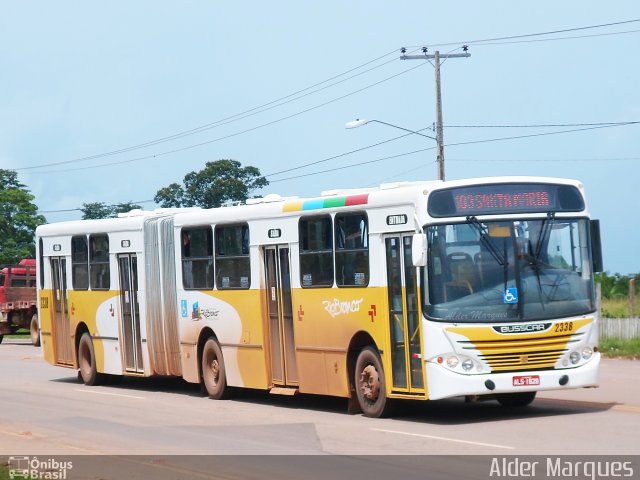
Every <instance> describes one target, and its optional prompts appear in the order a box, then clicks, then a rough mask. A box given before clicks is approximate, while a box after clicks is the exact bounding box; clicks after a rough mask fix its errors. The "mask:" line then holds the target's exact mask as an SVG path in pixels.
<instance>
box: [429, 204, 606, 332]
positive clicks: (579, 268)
mask: <svg viewBox="0 0 640 480" xmlns="http://www.w3.org/2000/svg"><path fill="white" fill-rule="evenodd" d="M425 231H426V235H427V240H428V245H429V257H428V264H427V267H425V268H424V269H423V285H424V288H423V289H422V297H423V298H422V302H423V311H424V312H425V315H426V316H427V317H428V318H430V319H433V320H440V321H451V322H500V321H528V320H542V319H552V318H559V317H567V316H572V315H582V314H587V313H590V312H593V311H594V310H595V304H596V302H595V295H594V287H593V271H592V266H591V265H592V264H591V255H590V243H589V222H588V220H587V219H565V218H562V219H558V218H555V217H554V216H553V215H552V214H549V215H547V217H546V218H543V219H538V220H510V221H504V220H500V221H478V220H477V219H476V218H475V217H468V218H467V219H466V221H465V222H464V223H452V224H445V225H432V226H429V227H426V228H425Z"/></svg>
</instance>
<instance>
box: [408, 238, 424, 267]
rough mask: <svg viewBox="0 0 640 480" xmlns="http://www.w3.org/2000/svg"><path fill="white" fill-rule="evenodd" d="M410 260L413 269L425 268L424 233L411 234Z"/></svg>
mask: <svg viewBox="0 0 640 480" xmlns="http://www.w3.org/2000/svg"><path fill="white" fill-rule="evenodd" d="M411 260H412V262H413V266H414V267H425V266H426V265H427V236H426V235H425V234H424V233H414V234H413V238H412V241H411Z"/></svg>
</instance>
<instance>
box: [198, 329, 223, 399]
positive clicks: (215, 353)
mask: <svg viewBox="0 0 640 480" xmlns="http://www.w3.org/2000/svg"><path fill="white" fill-rule="evenodd" d="M201 366H202V383H203V385H204V388H205V391H206V393H207V395H209V398H213V399H214V400H221V399H223V398H225V397H226V396H227V395H228V391H229V389H228V388H227V376H226V371H225V368H224V359H223V357H222V349H221V348H220V344H219V343H218V341H217V340H216V339H215V338H213V337H210V338H209V339H207V341H206V342H205V344H204V346H203V347H202V363H201Z"/></svg>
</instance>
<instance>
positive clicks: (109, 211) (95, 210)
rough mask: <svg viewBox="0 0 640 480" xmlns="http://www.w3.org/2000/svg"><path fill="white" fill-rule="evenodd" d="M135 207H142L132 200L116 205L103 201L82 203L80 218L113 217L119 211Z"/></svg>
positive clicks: (122, 211)
mask: <svg viewBox="0 0 640 480" xmlns="http://www.w3.org/2000/svg"><path fill="white" fill-rule="evenodd" d="M136 208H142V207H141V206H140V205H136V204H135V203H132V202H124V203H118V204H116V205H107V204H105V203H104V202H91V203H83V204H82V208H81V210H82V219H83V220H89V219H98V218H115V217H117V216H118V214H119V213H125V212H129V211H131V210H135V209H136Z"/></svg>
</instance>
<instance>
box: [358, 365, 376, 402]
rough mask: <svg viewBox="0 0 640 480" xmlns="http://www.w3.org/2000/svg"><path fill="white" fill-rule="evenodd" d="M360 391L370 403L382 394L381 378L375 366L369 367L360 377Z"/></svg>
mask: <svg viewBox="0 0 640 480" xmlns="http://www.w3.org/2000/svg"><path fill="white" fill-rule="evenodd" d="M360 389H361V390H362V394H363V395H364V397H365V398H366V399H367V400H369V401H372V402H373V401H375V400H376V399H377V398H378V394H379V393H380V377H379V376H378V371H377V370H376V369H375V367H374V366H373V365H367V366H366V367H365V368H364V369H363V370H362V374H361V375H360Z"/></svg>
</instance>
